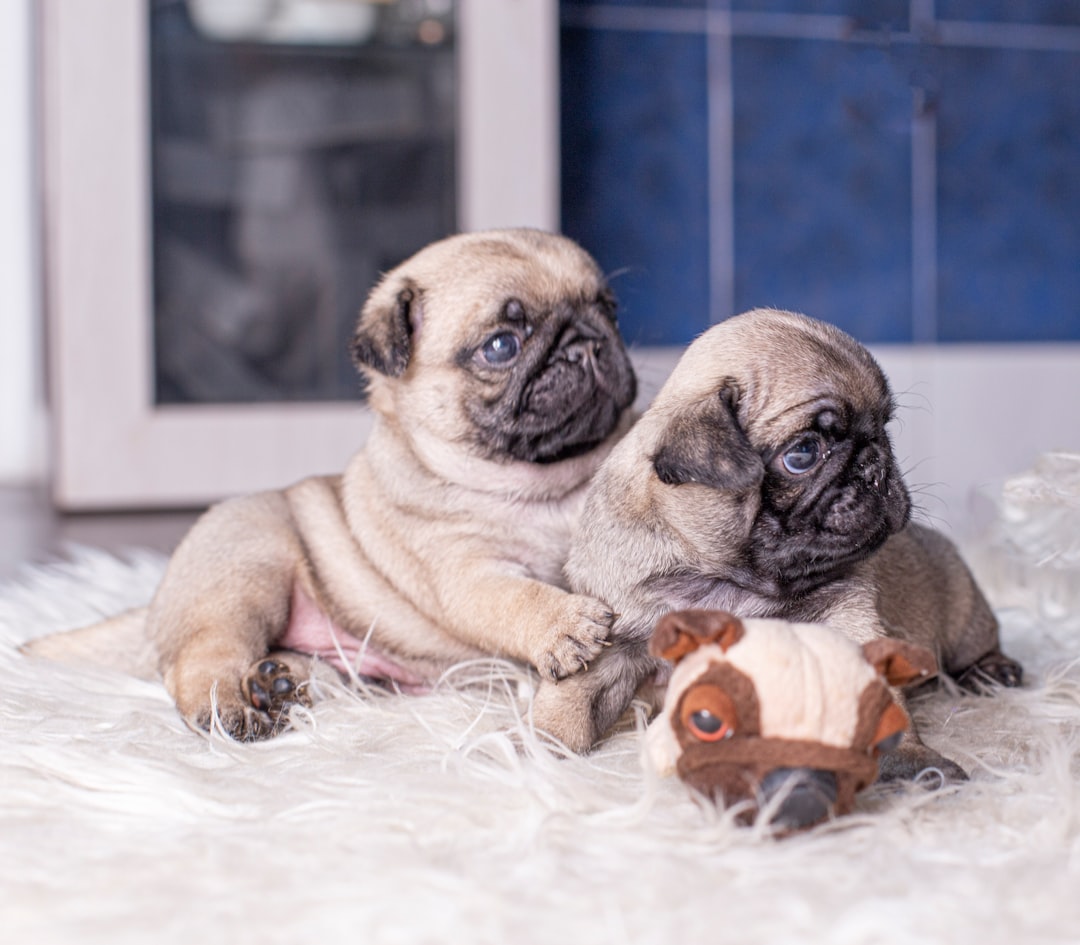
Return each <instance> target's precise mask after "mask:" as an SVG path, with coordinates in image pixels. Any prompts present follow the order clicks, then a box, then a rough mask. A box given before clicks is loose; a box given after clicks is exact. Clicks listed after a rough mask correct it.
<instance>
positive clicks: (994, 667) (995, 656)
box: [957, 649, 1024, 692]
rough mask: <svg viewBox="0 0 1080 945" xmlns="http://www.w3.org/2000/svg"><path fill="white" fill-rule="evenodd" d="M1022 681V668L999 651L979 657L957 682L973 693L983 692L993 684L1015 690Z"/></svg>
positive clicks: (992, 651)
mask: <svg viewBox="0 0 1080 945" xmlns="http://www.w3.org/2000/svg"><path fill="white" fill-rule="evenodd" d="M1023 681H1024V668H1023V667H1022V666H1021V665H1020V664H1019V663H1018V662H1016V660H1014V659H1010V658H1009V657H1008V656H1006V655H1005V654H1004V653H1002V652H1001V650H997V649H995V650H991V651H990V652H989V653H987V654H985V655H984V656H981V657H979V659H977V660H976V661H975V663H974V665H972V666H970V667H969V668H968V669H966V670H965V671H964V673H963V675H962V676H960V678H959V679H957V682H958V683H959V684H960V685H961V686H963V687H964V688H965V689H970V690H972V691H974V692H981V691H985V690H986V688H987V687H988V686H992V685H994V684H995V683H996V684H997V685H999V686H1005V687H1006V688H1007V689H1012V688H1015V687H1016V686H1019V685H1020V684H1021V683H1022V682H1023Z"/></svg>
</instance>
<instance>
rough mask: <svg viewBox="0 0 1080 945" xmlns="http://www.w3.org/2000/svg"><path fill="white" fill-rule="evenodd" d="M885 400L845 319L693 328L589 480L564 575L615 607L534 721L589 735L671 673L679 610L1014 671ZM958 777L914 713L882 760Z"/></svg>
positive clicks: (589, 739)
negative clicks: (903, 454)
mask: <svg viewBox="0 0 1080 945" xmlns="http://www.w3.org/2000/svg"><path fill="white" fill-rule="evenodd" d="M892 412H893V399H892V395H891V394H890V391H889V386H888V383H887V381H886V379H885V376H884V375H883V373H882V371H881V369H880V368H879V367H878V365H877V363H876V362H875V361H874V359H873V357H872V356H871V355H870V353H869V352H868V351H867V350H866V349H865V348H864V347H863V346H862V345H860V344H859V343H858V342H856V341H855V340H854V339H853V338H851V337H849V336H848V335H846V334H845V333H844V332H842V331H840V330H839V329H837V328H835V327H833V326H831V325H828V324H825V323H822V322H818V321H814V320H812V319H810V318H807V317H805V316H803V315H796V314H792V313H790V312H781V311H775V310H771V309H762V310H755V311H752V312H748V313H746V314H744V315H741V316H737V317H735V318H731V319H729V320H727V321H725V322H723V323H721V324H719V325H716V326H714V327H713V328H711V329H710V330H709V331H707V332H706V333H705V334H703V335H702V336H701V337H700V338H698V339H697V340H696V341H695V342H694V343H693V344H691V345H690V347H689V348H688V349H687V351H686V353H685V354H684V355H683V357H682V359H681V360H680V362H679V364H678V365H677V366H676V368H675V370H674V372H673V373H672V375H671V377H670V378H669V379H668V381H667V383H666V384H665V385H664V387H663V388H662V389H661V391H660V393H659V394H658V396H657V398H656V400H655V401H654V403H653V404H652V405H651V407H650V408H649V409H648V410H647V411H646V412H645V414H644V416H643V417H642V418H641V420H639V421H638V423H637V424H636V425H635V427H634V428H633V429H632V430H631V431H630V433H629V434H628V435H627V437H626V438H625V439H623V440H622V442H621V443H619V444H618V446H616V447H615V449H614V450H613V451H612V453H611V455H610V456H609V457H608V459H607V461H606V462H605V463H604V465H603V467H602V468H601V470H600V471H599V473H598V474H597V476H596V478H595V479H594V481H593V485H592V487H591V489H590V492H589V498H588V500H587V503H586V509H585V513H584V515H583V518H582V524H581V527H580V529H579V532H578V535H577V537H576V538H575V541H574V545H573V547H572V549H571V553H570V558H569V561H568V564H567V574H568V576H569V578H570V586H571V587H572V588H573V589H574V590H575V591H577V592H578V593H582V594H588V595H593V596H596V597H599V598H600V599H602V600H604V601H606V602H607V603H608V604H609V605H610V606H611V608H612V610H613V611H614V612H615V613H617V614H618V615H619V616H618V619H617V620H616V623H615V627H614V630H613V633H612V641H613V643H614V645H613V646H612V647H611V648H610V649H608V650H606V651H605V652H603V653H602V654H601V656H600V658H599V659H598V660H597V661H596V662H595V663H594V664H593V665H592V667H591V668H590V670H589V672H588V673H585V674H581V675H579V676H576V677H574V678H572V679H567V680H564V681H563V682H561V683H560V684H559V685H558V686H557V687H556V686H554V685H547V684H543V683H542V684H541V687H540V689H539V690H538V692H537V697H536V702H535V705H534V719H535V721H536V724H537V725H538V726H539V727H541V728H549V729H552V730H555V729H563V730H565V729H566V727H567V725H568V723H570V722H571V716H572V715H574V716H576V719H575V720H574V721H573V722H572V725H571V728H572V730H573V734H572V736H571V738H570V739H569V744H570V745H571V746H572V747H574V748H576V749H578V750H584V749H586V748H588V747H589V746H590V745H591V744H592V743H593V742H594V741H595V740H596V739H597V738H599V737H601V736H602V735H603V734H604V733H605V732H606V731H607V730H608V729H609V728H610V727H611V726H612V725H613V724H614V723H615V721H616V720H617V719H618V717H619V716H620V715H621V714H622V712H623V711H624V710H625V709H626V707H627V706H628V704H629V703H630V701H631V699H632V697H633V695H634V693H635V691H636V690H637V689H638V688H639V685H640V684H642V683H643V682H644V681H646V680H649V679H652V678H654V677H656V676H657V673H658V671H660V672H661V673H662V672H663V664H662V663H660V662H659V661H657V660H656V659H654V658H653V657H650V655H649V653H648V650H647V645H648V639H649V635H650V634H651V633H652V630H653V627H654V626H655V625H656V623H657V621H658V620H659V618H660V617H662V616H663V615H664V614H665V613H667V612H668V611H672V610H684V609H690V608H705V609H717V610H724V611H729V612H731V613H733V614H736V615H738V616H740V617H779V618H783V619H785V620H790V621H797V622H822V623H826V624H829V625H831V626H833V627H835V628H837V629H838V630H841V631H843V632H844V633H845V634H847V635H848V636H849V637H851V638H852V639H853V640H855V641H856V642H858V643H865V642H868V641H870V640H873V639H875V638H878V637H897V638H900V639H902V640H906V641H908V642H911V643H914V644H919V645H921V646H924V647H926V648H928V649H929V650H930V651H931V652H932V653H933V654H934V655H935V656H936V658H937V661H938V664H939V666H940V667H941V669H942V670H943V671H944V672H946V673H948V674H951V675H953V676H960V677H970V676H972V675H981V676H985V677H989V678H990V679H992V680H996V681H998V682H1000V683H1003V684H1004V685H1017V684H1019V681H1020V675H1021V670H1020V667H1019V665H1018V664H1016V663H1015V662H1013V661H1012V660H1010V659H1009V658H1007V657H1006V656H1004V655H1003V654H1002V653H1001V650H1000V647H999V643H998V628H997V623H996V621H995V619H994V616H993V614H992V613H991V611H990V608H989V606H988V605H987V603H986V600H985V599H984V598H983V596H982V594H981V593H980V592H979V590H978V588H977V587H976V586H975V583H974V581H973V579H972V577H971V574H970V572H969V571H968V569H967V568H966V567H965V566H964V564H963V562H962V561H961V559H960V557H959V555H958V554H957V552H956V550H955V548H954V547H953V546H952V545H951V543H950V542H949V541H948V540H947V539H945V538H944V537H943V536H941V535H939V534H937V533H936V532H933V531H931V530H930V529H927V528H924V527H922V526H920V525H916V524H911V523H909V516H910V509H911V502H910V499H909V496H908V491H907V489H906V488H905V486H904V482H903V479H902V478H901V474H900V471H899V469H898V467H897V463H896V459H895V457H894V456H893V452H892V446H891V443H890V440H889V435H888V432H887V430H886V425H887V423H888V421H889V419H890V418H891V416H892ZM929 766H936V767H938V768H940V769H941V770H942V771H943V772H944V773H945V774H946V775H947V776H951V777H957V778H959V777H963V776H964V772H963V771H962V769H960V768H959V767H958V766H957V765H955V764H954V763H953V762H951V761H949V760H947V759H945V758H943V757H942V756H941V755H940V754H938V753H937V752H935V751H933V750H931V749H930V748H928V747H927V746H926V745H924V744H922V742H921V741H920V740H919V738H918V736H917V734H916V733H915V732H914V730H910V731H909V733H908V734H907V735H905V738H904V742H903V744H901V745H900V747H899V749H898V750H897V751H896V752H894V753H893V754H891V755H889V757H888V758H887V759H885V760H884V762H883V776H886V777H897V776H908V777H910V776H914V775H915V774H917V773H918V772H919V771H920V770H923V769H924V768H926V767H929Z"/></svg>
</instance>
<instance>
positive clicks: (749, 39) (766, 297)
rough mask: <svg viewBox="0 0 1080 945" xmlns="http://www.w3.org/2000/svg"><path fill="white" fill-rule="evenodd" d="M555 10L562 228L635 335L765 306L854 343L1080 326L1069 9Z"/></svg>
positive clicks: (642, 337) (587, 6)
mask: <svg viewBox="0 0 1080 945" xmlns="http://www.w3.org/2000/svg"><path fill="white" fill-rule="evenodd" d="M562 16H563V30H562V82H563V89H562V101H563V110H562V121H563V182H564V186H563V228H564V230H565V231H566V232H567V233H568V234H570V235H571V236H574V237H575V238H577V239H579V240H580V241H581V242H582V243H583V244H584V245H585V246H586V248H588V249H589V250H590V251H591V252H593V253H594V254H595V255H596V256H597V257H598V258H599V259H600V261H601V264H602V265H603V266H604V267H605V269H607V270H608V271H610V272H616V273H619V275H617V276H616V277H615V279H614V285H615V288H616V291H617V292H618V293H619V295H620V298H621V300H622V302H623V306H622V323H623V326H624V330H625V331H626V333H627V336H628V337H629V338H630V339H631V340H632V341H633V342H637V343H640V344H684V343H686V342H688V341H689V340H691V338H693V337H694V335H695V334H697V333H698V332H699V331H701V330H702V329H703V328H704V327H706V326H707V325H708V324H710V323H712V322H713V321H717V320H719V319H721V318H724V317H727V315H729V314H731V311H732V310H736V311H737V310H742V309H744V308H748V307H751V306H754V305H762V304H774V305H783V306H787V307H791V308H798V309H801V310H803V311H807V312H808V313H810V314H814V315H817V316H819V317H824V318H828V319H830V320H832V321H834V322H836V323H837V324H840V325H841V326H842V327H844V328H845V329H847V330H848V331H851V332H852V333H853V334H855V335H856V336H857V337H859V338H861V339H862V340H864V341H867V342H911V341H916V342H926V341H937V342H1024V341H1058V340H1072V341H1078V340H1080V222H1078V221H1080V3H1078V2H1075V0H1068V2H1066V0H934V2H925V0H919V2H917V3H916V2H912V3H910V4H909V3H908V2H907V0H860V2H856V0H682V2H667V3H662V2H659V0H654V2H649V0H622V2H608V3H596V2H590V0H563V3H562ZM913 17H914V19H915V21H916V22H915V23H914V25H912V23H911V20H912V18H913ZM935 18H936V20H935ZM717 50H720V51H721V52H722V53H723V55H721V56H719V57H718V56H717V55H716V51H717ZM713 96H721V97H724V98H725V99H726V100H727V102H726V104H729V105H730V108H729V109H728V108H726V107H725V108H719V109H717V108H714V107H713V106H714V105H715V104H716V100H715V99H713V98H712V97H713ZM722 104H724V103H722ZM729 112H730V120H729V121H728V122H727V124H724V122H725V121H726V120H725V118H724V116H725V115H726V114H728V113H729ZM710 114H711V115H713V119H712V125H710ZM716 116H719V120H720V122H721V124H722V127H718V126H717V124H716V121H717V119H716ZM718 170H719V171H720V173H717V171H718ZM725 181H730V184H729V185H727V186H726V187H725V186H719V185H718V182H719V184H720V185H722V184H723V183H724V182H725Z"/></svg>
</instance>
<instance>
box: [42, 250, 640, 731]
mask: <svg viewBox="0 0 1080 945" xmlns="http://www.w3.org/2000/svg"><path fill="white" fill-rule="evenodd" d="M352 351H353V355H354V358H355V361H356V363H357V365H358V367H359V368H360V370H361V371H362V372H363V374H364V375H365V376H366V378H367V381H368V391H369V402H370V406H371V409H372V411H373V413H374V415H375V422H374V427H373V429H372V431H371V434H370V436H369V439H368V441H367V444H366V445H365V447H364V448H363V449H362V450H361V451H360V452H359V453H357V454H356V456H355V458H354V459H353V460H352V461H351V462H350V463H349V465H348V467H347V468H346V470H345V472H344V473H343V474H342V475H340V476H319V477H314V478H310V479H305V480H303V481H301V482H299V483H297V484H296V485H293V486H291V487H289V488H287V489H283V490H281V491H275V492H265V493H261V494H257V495H250V496H245V497H243V498H236V499H231V500H228V501H225V502H222V503H221V504H219V505H216V506H214V507H212V508H211V509H210V510H209V511H208V512H207V513H206V514H205V515H204V516H203V517H202V518H201V519H199V521H198V522H197V523H196V524H195V525H194V527H193V528H192V529H191V531H190V533H189V534H188V535H187V536H186V537H185V538H184V539H183V541H182V542H181V543H180V545H179V547H178V548H177V549H176V552H175V553H174V554H173V556H172V558H171V560H170V561H169V563H168V566H167V568H166V571H165V574H164V577H163V579H162V581H161V585H160V587H159V588H158V589H157V592H156V593H155V595H154V597H153V599H152V601H151V603H150V605H149V607H146V608H142V609H139V610H135V611H131V612H129V613H126V614H123V615H120V616H119V617H116V618H114V619H112V620H107V621H105V622H103V623H101V624H97V625H95V626H92V627H89V628H84V629H81V630H76V631H72V632H70V633H66V634H59V635H55V636H52V637H46V638H44V639H41V640H38V641H36V642H34V643H31V644H30V645H28V646H27V647H26V650H27V651H28V652H30V653H33V654H37V655H42V656H47V657H52V658H57V659H64V660H68V661H72V660H86V661H90V662H97V663H105V664H107V665H113V666H118V667H121V668H127V669H129V670H131V671H135V672H138V673H141V674H143V675H147V674H150V673H153V672H154V671H157V672H159V673H160V674H161V676H162V678H163V679H164V683H165V686H166V687H167V688H168V690H169V692H170V693H171V694H172V696H173V698H174V699H175V700H176V705H177V707H178V709H179V711H180V713H181V715H182V716H183V718H184V719H185V720H186V721H187V722H188V723H189V724H190V725H192V726H194V727H196V728H200V729H207V728H209V727H211V725H212V724H213V722H214V720H215V718H216V719H218V720H220V724H221V726H222V727H223V728H224V730H225V731H226V732H228V733H229V734H230V735H232V736H234V737H236V738H240V739H254V738H262V737H265V736H267V735H269V734H272V733H274V732H275V731H277V730H278V728H279V727H280V726H281V724H282V721H283V719H284V718H285V711H286V710H287V708H288V707H289V706H290V705H291V704H293V703H295V702H306V701H308V697H307V694H306V691H305V685H304V681H305V680H306V679H307V678H308V676H309V674H310V670H311V665H310V656H308V655H305V654H313V653H318V654H320V655H322V656H323V657H325V658H326V659H328V660H329V661H330V662H331V663H338V664H339V665H341V664H342V663H346V662H347V663H348V664H350V665H351V666H352V667H353V668H354V669H355V670H356V671H357V672H358V673H359V674H361V675H364V676H367V677H370V678H372V679H376V680H382V681H385V682H387V683H388V684H392V685H394V686H398V687H401V688H403V689H406V690H417V689H423V688H424V687H425V686H427V685H429V684H430V683H432V682H433V681H434V680H435V679H436V678H437V677H438V676H439V675H440V673H442V672H443V671H444V670H445V669H446V668H448V667H449V666H451V665H453V664H455V663H457V662H459V661H461V660H466V659H470V658H475V657H478V656H485V655H492V654H494V655H498V656H505V657H510V658H512V659H515V660H520V661H522V662H524V663H528V664H531V665H532V666H535V667H536V669H537V670H539V672H540V673H541V674H543V675H544V676H546V677H547V678H549V679H552V680H554V679H559V678H562V677H565V676H568V675H570V674H573V673H576V672H578V670H579V669H581V668H582V667H584V666H585V665H586V663H588V662H589V661H590V660H592V659H593V658H595V657H596V655H597V654H598V653H599V651H600V650H601V648H602V647H603V645H604V644H605V643H606V641H607V637H608V635H609V633H610V630H611V625H612V620H613V616H612V613H611V611H610V609H609V608H608V606H607V605H606V604H605V603H603V602H601V601H600V600H597V599H596V598H594V597H591V596H588V595H584V594H574V593H569V592H567V590H565V589H564V588H565V582H564V578H563V574H562V568H563V564H564V562H565V559H566V555H567V552H568V548H569V543H570V535H571V530H572V529H573V528H574V526H575V525H576V523H577V521H578V518H579V516H580V512H581V509H582V506H583V502H584V496H585V487H586V485H587V483H588V482H589V480H590V478H591V476H592V475H593V473H594V472H595V470H596V469H597V467H598V466H599V464H600V462H601V460H602V459H603V458H604V457H605V456H606V455H607V454H608V453H609V452H610V450H611V448H612V446H613V445H614V443H615V442H616V440H618V438H619V437H620V436H621V435H622V434H623V433H624V432H625V430H626V428H627V427H628V425H629V423H630V421H631V413H630V411H629V410H628V408H629V407H630V405H631V403H632V402H633V399H634V396H635V378H634V372H633V368H632V367H631V364H630V361H629V358H628V357H627V353H626V350H625V348H624V346H623V342H622V340H621V338H620V336H619V332H618V329H617V327H616V321H615V303H614V299H613V297H612V294H611V292H610V291H609V289H608V287H607V285H606V284H605V281H604V279H603V277H602V275H601V273H600V270H599V269H598V268H597V266H596V263H595V262H594V261H593V260H592V259H591V258H590V257H589V256H588V254H586V253H585V252H584V251H583V250H582V249H581V248H579V247H578V246H577V245H576V244H574V243H573V242H571V241H570V240H568V239H565V238H563V237H559V236H553V235H549V234H545V233H541V232H538V231H533V230H506V231H492V232H486V233H474V234H466V235H460V236H454V237H451V238H449V239H445V240H442V241H441V242H438V243H434V244H432V245H431V246H428V247H427V248H425V249H423V250H421V251H420V252H418V253H417V254H416V255H415V256H413V257H412V258H411V259H408V260H407V261H405V262H404V263H402V264H401V265H400V266H398V267H397V268H396V269H394V270H392V271H391V272H389V273H387V274H386V275H385V276H384V278H383V279H382V280H381V281H380V282H379V284H378V285H377V286H376V287H375V288H374V290H373V291H372V292H371V294H370V296H369V298H368V300H367V302H366V304H365V305H364V307H363V310H362V312H361V314H360V319H359V324H358V326H357V329H356V335H355V338H354V340H353V344H352ZM341 668H344V666H341ZM550 725H551V733H552V734H554V735H556V736H557V737H564V736H566V735H567V733H566V732H565V731H564V730H563V727H562V725H561V723H560V721H559V719H558V718H556V717H554V716H553V717H552V718H551V719H550Z"/></svg>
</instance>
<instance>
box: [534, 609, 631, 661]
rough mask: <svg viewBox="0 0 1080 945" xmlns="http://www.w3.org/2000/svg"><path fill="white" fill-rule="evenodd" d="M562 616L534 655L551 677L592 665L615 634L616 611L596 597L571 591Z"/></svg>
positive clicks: (535, 659)
mask: <svg viewBox="0 0 1080 945" xmlns="http://www.w3.org/2000/svg"><path fill="white" fill-rule="evenodd" d="M567 596H568V598H569V601H568V605H567V607H566V609H565V612H564V613H563V615H562V617H561V619H559V620H557V621H556V622H555V624H554V626H552V628H551V633H550V635H549V636H548V638H547V639H546V640H545V641H544V645H543V646H542V647H540V649H539V651H538V652H537V653H536V654H535V655H534V657H533V665H534V666H535V667H536V668H537V670H539V672H540V673H541V674H542V675H544V676H547V677H549V678H551V679H555V680H558V679H565V678H566V677H567V676H572V675H573V674H574V673H576V672H579V671H580V670H583V669H588V668H589V663H590V661H591V660H593V659H595V658H596V656H597V655H598V654H599V653H600V651H601V650H603V648H604V647H605V646H608V645H609V644H608V638H609V637H610V636H611V627H612V624H614V623H615V615H614V614H613V613H612V612H611V611H610V610H608V608H607V606H606V605H604V604H602V603H601V602H600V601H598V600H595V599H594V598H592V597H586V596H584V595H582V594H569V595H567Z"/></svg>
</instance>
